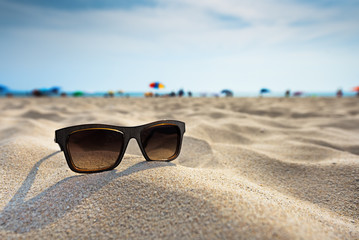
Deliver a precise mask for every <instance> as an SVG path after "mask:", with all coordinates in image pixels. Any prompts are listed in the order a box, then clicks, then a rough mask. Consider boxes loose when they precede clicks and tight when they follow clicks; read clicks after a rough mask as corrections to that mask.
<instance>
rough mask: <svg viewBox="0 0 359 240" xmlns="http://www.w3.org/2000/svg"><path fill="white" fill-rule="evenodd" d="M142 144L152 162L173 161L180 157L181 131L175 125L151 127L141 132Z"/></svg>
mask: <svg viewBox="0 0 359 240" xmlns="http://www.w3.org/2000/svg"><path fill="white" fill-rule="evenodd" d="M141 143H142V146H143V148H144V150H145V152H146V154H147V156H148V157H149V158H150V159H151V160H171V159H174V158H175V157H176V156H177V155H178V149H179V144H180V130H179V128H178V127H177V126H175V125H159V126H155V127H149V128H147V129H144V130H143V131H142V132H141Z"/></svg>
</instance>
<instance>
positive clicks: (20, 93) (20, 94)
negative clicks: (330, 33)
mask: <svg viewBox="0 0 359 240" xmlns="http://www.w3.org/2000/svg"><path fill="white" fill-rule="evenodd" d="M61 93H65V95H66V96H67V97H97V98H103V97H110V95H109V93H108V92H82V94H76V92H61ZM153 94H154V96H158V97H163V96H168V95H169V94H170V92H163V91H161V92H160V93H156V92H155V91H154V92H153ZM356 94H357V93H356V92H343V97H355V96H356ZM44 95H45V96H49V97H61V95H60V94H53V93H46V94H44ZM10 96H11V97H20V98H21V97H32V96H33V94H32V92H31V91H11V92H0V97H3V98H4V97H10ZM225 96H226V95H225V94H222V93H220V92H192V97H225ZM284 96H285V93H284V92H274V91H273V92H269V93H265V94H260V93H258V92H233V97H284ZM290 96H291V97H293V94H291V95H290ZM113 97H116V98H143V97H145V92H121V93H114V94H113ZM183 97H189V94H188V92H185V94H184V96H183ZM295 97H336V92H317V91H313V92H301V94H299V95H298V96H295Z"/></svg>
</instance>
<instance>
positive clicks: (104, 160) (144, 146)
mask: <svg viewBox="0 0 359 240" xmlns="http://www.w3.org/2000/svg"><path fill="white" fill-rule="evenodd" d="M184 132H185V123H184V122H180V121H175V120H163V121H157V122H152V123H148V124H145V125H141V126H136V127H120V126H112V125H104V124H85V125H78V126H72V127H67V128H62V129H59V130H56V131H55V142H56V143H58V144H59V145H60V148H61V150H62V151H63V152H64V154H65V158H66V161H67V164H68V165H69V167H70V169H71V170H72V171H74V172H78V173H94V172H102V171H107V170H112V169H114V168H115V167H117V166H118V165H119V164H120V162H121V160H122V158H123V155H124V154H125V151H126V148H127V145H128V142H129V141H130V139H131V138H135V139H136V140H137V143H138V145H139V147H140V149H141V152H142V154H143V156H144V157H145V159H146V160H147V161H172V160H174V159H176V158H177V157H178V155H179V153H180V151H181V146H182V139H183V134H184Z"/></svg>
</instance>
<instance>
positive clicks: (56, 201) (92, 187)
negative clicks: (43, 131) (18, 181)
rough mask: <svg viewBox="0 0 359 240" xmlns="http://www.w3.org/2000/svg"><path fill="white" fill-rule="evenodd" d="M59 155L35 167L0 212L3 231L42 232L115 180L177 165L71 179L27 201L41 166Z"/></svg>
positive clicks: (149, 165)
mask: <svg viewBox="0 0 359 240" xmlns="http://www.w3.org/2000/svg"><path fill="white" fill-rule="evenodd" d="M60 152H61V151H56V152H53V153H51V154H50V155H48V156H46V157H44V158H42V159H41V160H39V161H38V162H37V163H36V164H35V165H34V166H33V167H32V169H31V171H30V173H29V174H28V176H27V177H26V179H25V181H24V182H23V184H22V185H21V187H20V188H19V190H18V191H17V192H16V194H15V195H14V196H13V198H12V199H11V200H10V201H9V203H8V204H7V205H6V206H5V208H4V209H3V210H2V211H1V212H0V229H3V230H7V231H13V232H15V233H25V232H28V231H31V230H33V229H41V228H43V227H44V226H46V225H48V224H51V223H53V222H54V221H56V220H57V219H59V218H61V217H62V216H63V215H65V214H66V213H67V212H69V211H70V210H71V209H73V208H74V207H76V206H77V205H78V204H80V203H81V201H83V200H84V199H86V198H88V197H89V196H91V195H92V194H93V193H96V192H97V191H99V190H100V189H101V188H102V187H104V186H106V185H107V184H108V183H110V182H111V181H113V180H114V179H117V178H120V177H124V176H128V175H130V174H133V173H136V172H140V171H145V170H148V169H152V168H160V167H168V166H175V164H173V163H169V162H140V163H137V164H135V165H132V166H130V167H129V168H127V169H126V170H124V171H121V172H118V171H117V170H112V171H107V172H102V173H97V174H87V175H77V176H71V177H67V178H65V179H63V180H61V181H59V182H58V183H56V184H54V185H53V186H51V187H49V188H47V189H45V190H44V191H43V192H41V193H40V194H38V195H37V196H35V197H33V198H31V199H29V200H27V201H24V200H25V198H26V195H27V193H28V192H29V190H30V188H31V186H32V185H33V183H34V181H35V178H36V174H37V172H38V169H39V166H40V165H41V164H42V163H43V162H44V161H46V160H48V159H50V158H51V157H53V156H55V155H56V154H58V153H60Z"/></svg>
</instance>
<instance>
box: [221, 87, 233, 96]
mask: <svg viewBox="0 0 359 240" xmlns="http://www.w3.org/2000/svg"><path fill="white" fill-rule="evenodd" d="M221 93H222V94H225V95H226V97H233V92H232V91H231V90H229V89H224V90H222V91H221Z"/></svg>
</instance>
